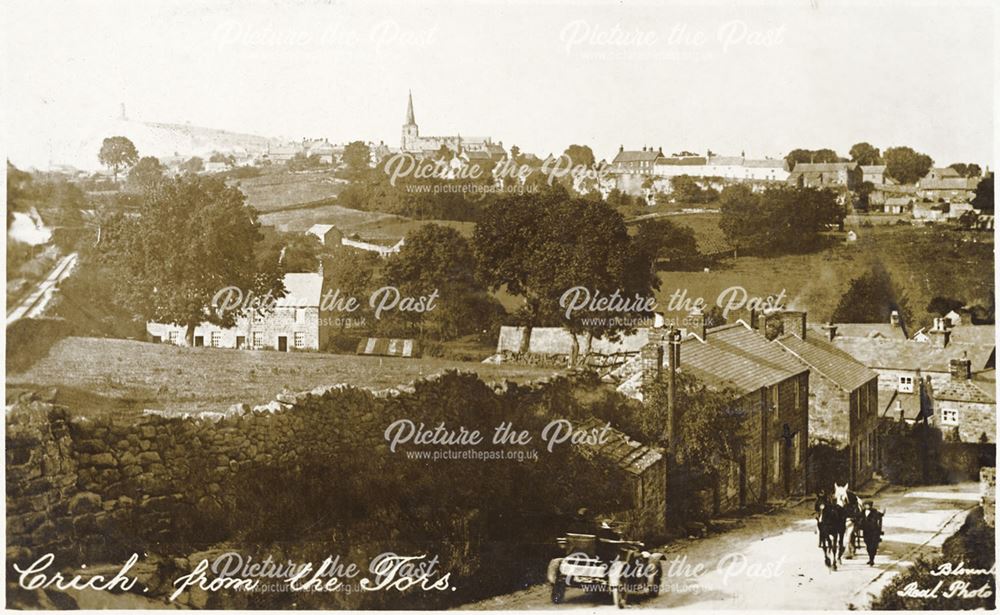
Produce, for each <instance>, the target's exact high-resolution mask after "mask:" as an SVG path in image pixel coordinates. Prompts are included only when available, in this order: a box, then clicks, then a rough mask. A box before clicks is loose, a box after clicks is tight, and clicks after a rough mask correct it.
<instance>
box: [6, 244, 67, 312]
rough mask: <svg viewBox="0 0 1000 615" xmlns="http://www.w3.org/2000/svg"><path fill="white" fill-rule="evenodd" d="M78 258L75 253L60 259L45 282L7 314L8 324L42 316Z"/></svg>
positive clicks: (39, 284) (40, 283)
mask: <svg viewBox="0 0 1000 615" xmlns="http://www.w3.org/2000/svg"><path fill="white" fill-rule="evenodd" d="M78 258H79V257H78V255H77V253H76V252H73V253H72V254H67V255H66V256H64V257H62V258H61V259H59V262H58V263H56V266H55V267H53V268H52V271H50V272H49V275H47V276H45V279H44V280H42V281H41V282H39V283H38V286H37V287H35V290H33V291H31V293H30V294H29V295H28V296H27V297H25V298H24V299H22V300H21V301H20V302H19V303H18V304H17V306H15V307H14V309H12V310H11V311H10V312H8V313H7V324H8V325H10V323H12V322H14V321H16V320H19V319H21V318H32V317H35V316H39V315H41V313H42V312H43V311H44V310H45V307H46V306H47V305H48V303H49V300H50V299H52V293H54V292H55V289H56V286H58V285H59V282H62V281H63V280H65V279H66V278H67V277H69V275H70V274H71V273H73V267H75V266H76V261H77V259H78Z"/></svg>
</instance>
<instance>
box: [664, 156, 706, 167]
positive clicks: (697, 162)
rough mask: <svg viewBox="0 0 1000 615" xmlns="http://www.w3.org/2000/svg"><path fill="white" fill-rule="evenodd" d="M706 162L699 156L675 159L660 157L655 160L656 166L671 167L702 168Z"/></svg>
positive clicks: (672, 157)
mask: <svg viewBox="0 0 1000 615" xmlns="http://www.w3.org/2000/svg"><path fill="white" fill-rule="evenodd" d="M706 162H707V160H706V159H705V158H703V157H701V156H687V157H684V158H676V157H674V156H660V157H659V158H657V159H656V164H665V165H672V166H704V165H705V163H706Z"/></svg>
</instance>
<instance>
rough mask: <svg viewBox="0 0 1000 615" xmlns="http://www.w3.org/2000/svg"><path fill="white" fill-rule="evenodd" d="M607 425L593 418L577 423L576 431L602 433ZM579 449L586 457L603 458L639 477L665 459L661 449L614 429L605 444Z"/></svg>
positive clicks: (609, 432)
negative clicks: (583, 430)
mask: <svg viewBox="0 0 1000 615" xmlns="http://www.w3.org/2000/svg"><path fill="white" fill-rule="evenodd" d="M606 425H607V424H606V423H603V422H601V421H600V420H598V419H597V418H594V417H591V418H589V419H587V420H585V421H583V422H580V423H577V424H576V425H575V426H574V429H585V430H590V429H596V430H598V431H600V430H602V429H604V428H605V427H606ZM577 447H578V448H579V450H580V452H581V453H582V454H583V455H584V456H585V457H593V456H599V457H602V458H604V459H607V460H608V461H610V462H611V463H613V464H615V465H617V466H618V467H619V468H621V469H622V470H625V471H626V472H628V473H630V474H635V475H637V476H638V475H640V474H642V473H643V472H645V471H646V470H647V469H648V468H649V467H650V466H652V465H653V464H655V463H656V462H657V461H659V460H660V459H662V458H663V453H662V451H660V450H659V449H657V448H653V447H651V446H646V445H645V444H642V443H641V442H636V441H635V440H632V439H631V438H629V437H628V436H626V435H625V434H624V433H622V432H620V431H618V430H617V429H614V428H610V429H608V432H607V437H606V438H605V440H604V443H603V444H578V445H577Z"/></svg>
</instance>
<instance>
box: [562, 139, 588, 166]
mask: <svg viewBox="0 0 1000 615" xmlns="http://www.w3.org/2000/svg"><path fill="white" fill-rule="evenodd" d="M563 154H564V155H566V156H568V157H569V159H570V160H572V161H573V165H574V166H575V165H583V166H585V167H592V166H594V151H593V150H591V149H590V146H589V145H576V144H573V145H570V146H569V147H567V148H566V151H565V152H563Z"/></svg>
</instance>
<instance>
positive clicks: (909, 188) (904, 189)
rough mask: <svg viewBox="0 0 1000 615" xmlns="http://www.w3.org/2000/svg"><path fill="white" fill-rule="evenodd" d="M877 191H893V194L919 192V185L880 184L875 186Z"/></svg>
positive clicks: (914, 193)
mask: <svg viewBox="0 0 1000 615" xmlns="http://www.w3.org/2000/svg"><path fill="white" fill-rule="evenodd" d="M875 191H876V192H891V193H893V194H911V195H916V194H917V187H916V186H914V185H913V184H903V185H897V184H882V185H880V186H875Z"/></svg>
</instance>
